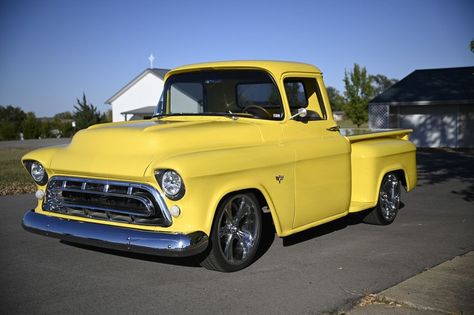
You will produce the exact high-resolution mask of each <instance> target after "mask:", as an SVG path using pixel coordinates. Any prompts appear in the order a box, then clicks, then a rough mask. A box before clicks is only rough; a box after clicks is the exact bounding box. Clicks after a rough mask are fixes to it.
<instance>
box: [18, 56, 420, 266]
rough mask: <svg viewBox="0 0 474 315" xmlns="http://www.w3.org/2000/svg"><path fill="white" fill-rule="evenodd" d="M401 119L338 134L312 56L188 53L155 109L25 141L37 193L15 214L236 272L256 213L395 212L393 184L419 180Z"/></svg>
mask: <svg viewBox="0 0 474 315" xmlns="http://www.w3.org/2000/svg"><path fill="white" fill-rule="evenodd" d="M410 132H411V130H390V131H378V132H372V133H368V134H362V135H352V136H344V135H342V134H341V132H340V131H339V128H338V127H337V125H336V123H335V122H334V120H333V116H332V112H331V107H330V106H329V102H328V97H327V94H326V90H325V87H324V84H323V81H322V75H321V72H320V70H318V69H317V68H316V67H314V66H312V65H308V64H302V63H292V62H275V61H233V62H215V63H203V64H195V65H190V66H184V67H180V68H177V69H174V70H172V71H170V72H169V73H168V74H167V75H166V78H165V85H164V90H163V94H162V97H161V99H160V102H159V104H158V106H157V109H156V114H155V115H154V116H153V117H152V118H151V119H149V120H141V121H129V122H120V123H110V124H100V125H95V126H92V127H90V128H88V129H86V130H82V131H80V132H78V133H77V134H76V135H75V136H74V138H73V139H72V141H71V143H70V144H69V145H66V146H59V147H51V148H43V149H39V150H35V151H33V152H30V153H28V154H26V155H25V156H24V157H23V159H22V161H23V164H24V166H25V168H26V170H27V171H28V172H29V173H30V174H31V176H32V177H33V180H34V181H35V182H36V184H37V186H38V191H37V192H36V197H37V199H38V205H37V207H36V208H35V209H33V210H30V211H28V212H26V214H25V215H24V218H23V227H24V228H25V229H26V230H28V231H31V232H34V233H38V234H42V235H46V236H51V237H56V238H59V239H63V240H66V241H71V242H77V243H83V244H88V245H93V246H99V247H107V248H113V249H118V250H124V251H132V252H139V253H148V254H155V255H163V256H181V257H184V256H195V257H201V259H200V261H201V264H202V265H203V266H204V267H206V268H209V269H213V270H219V271H227V272H229V271H236V270H239V269H242V268H245V267H246V266H248V265H249V264H251V263H252V262H253V260H254V259H255V257H256V253H257V250H258V248H259V245H260V242H261V238H262V217H263V216H264V215H265V216H270V217H271V220H272V222H273V224H274V226H275V230H276V233H277V234H278V235H279V236H281V237H284V236H288V235H291V234H294V233H297V232H300V231H303V230H306V229H308V228H311V227H314V226H317V225H320V224H323V223H325V222H328V221H331V220H335V219H337V218H340V217H342V216H345V215H347V214H348V213H352V212H361V213H362V214H363V215H364V216H365V218H364V220H365V221H366V222H369V223H373V224H389V223H391V222H392V221H393V220H394V219H395V216H396V215H397V212H398V210H399V207H400V193H401V186H404V187H405V189H406V190H407V191H410V190H411V189H413V188H414V187H415V185H416V161H415V151H416V148H415V146H414V145H413V144H412V143H411V142H410V141H408V134H409V133H410ZM364 210H366V211H364ZM362 211H364V212H362Z"/></svg>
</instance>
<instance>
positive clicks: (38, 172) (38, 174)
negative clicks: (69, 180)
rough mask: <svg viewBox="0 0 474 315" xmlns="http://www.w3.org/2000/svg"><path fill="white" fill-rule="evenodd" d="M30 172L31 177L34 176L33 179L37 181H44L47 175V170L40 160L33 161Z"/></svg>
mask: <svg viewBox="0 0 474 315" xmlns="http://www.w3.org/2000/svg"><path fill="white" fill-rule="evenodd" d="M30 174H31V177H33V179H34V180H35V182H37V183H42V182H43V181H44V179H45V176H46V172H45V171H44V167H43V165H41V164H40V163H39V162H33V163H31V169H30Z"/></svg>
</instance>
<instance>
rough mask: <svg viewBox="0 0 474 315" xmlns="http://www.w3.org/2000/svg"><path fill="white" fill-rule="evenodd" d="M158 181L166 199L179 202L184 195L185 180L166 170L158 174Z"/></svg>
mask: <svg viewBox="0 0 474 315" xmlns="http://www.w3.org/2000/svg"><path fill="white" fill-rule="evenodd" d="M157 180H158V183H159V184H160V186H161V189H162V190H163V192H164V193H165V195H166V197H168V198H170V199H172V200H178V199H180V198H181V197H182V196H183V195H184V184H183V179H182V178H181V176H179V174H178V173H177V172H175V171H173V170H165V171H160V172H158V173H157Z"/></svg>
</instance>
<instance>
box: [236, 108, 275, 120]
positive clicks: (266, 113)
mask: <svg viewBox="0 0 474 315" xmlns="http://www.w3.org/2000/svg"><path fill="white" fill-rule="evenodd" d="M249 109H250V110H252V109H258V110H259V111H261V112H262V113H264V114H265V116H267V117H268V118H273V117H272V114H270V113H269V112H268V110H266V109H265V108H263V107H262V106H258V105H248V106H245V107H244V108H243V109H242V111H244V112H247V113H249V114H252V113H251V112H249V111H248V110H249Z"/></svg>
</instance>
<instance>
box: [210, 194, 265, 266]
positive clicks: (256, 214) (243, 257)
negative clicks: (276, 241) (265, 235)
mask: <svg viewBox="0 0 474 315" xmlns="http://www.w3.org/2000/svg"><path fill="white" fill-rule="evenodd" d="M261 234H262V213H261V210H260V207H259V204H258V201H257V199H256V198H255V196H254V195H253V194H250V193H239V194H235V195H232V196H229V197H227V198H225V199H224V200H223V202H221V204H220V206H219V208H218V209H217V213H216V217H215V219H214V224H213V227H212V233H211V247H210V251H209V254H208V256H207V257H206V258H205V259H204V260H203V261H202V265H203V266H204V267H206V268H208V269H212V270H219V271H226V272H230V271H236V270H240V269H243V268H245V267H247V266H248V265H249V264H251V263H252V261H253V259H254V258H255V255H256V252H257V249H258V246H259V243H260V239H261Z"/></svg>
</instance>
